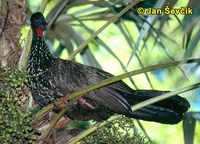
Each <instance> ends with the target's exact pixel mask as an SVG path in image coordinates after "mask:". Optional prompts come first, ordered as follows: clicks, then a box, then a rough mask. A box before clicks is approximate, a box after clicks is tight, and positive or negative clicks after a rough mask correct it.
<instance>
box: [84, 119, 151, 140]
mask: <svg viewBox="0 0 200 144" xmlns="http://www.w3.org/2000/svg"><path fill="white" fill-rule="evenodd" d="M134 127H135V126H134V124H133V121H132V119H130V118H127V117H124V116H121V117H119V118H118V119H116V120H114V121H112V122H111V123H107V124H106V125H105V126H103V127H100V128H98V129H97V130H96V131H95V132H94V133H92V134H91V135H89V136H87V137H85V138H84V139H83V140H81V141H80V144H99V143H102V144H104V143H106V144H114V143H115V144H147V143H148V140H147V138H145V136H143V135H142V134H139V133H138V132H137V131H136V129H135V128H134Z"/></svg>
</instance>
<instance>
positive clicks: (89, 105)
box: [78, 98, 96, 109]
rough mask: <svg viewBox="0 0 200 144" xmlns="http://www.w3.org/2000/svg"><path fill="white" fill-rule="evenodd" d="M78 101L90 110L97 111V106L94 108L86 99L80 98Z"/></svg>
mask: <svg viewBox="0 0 200 144" xmlns="http://www.w3.org/2000/svg"><path fill="white" fill-rule="evenodd" d="M78 101H79V102H80V104H82V105H86V106H87V107H89V108H91V109H96V107H95V106H93V105H91V104H90V103H88V102H87V101H86V99H84V98H79V99H78Z"/></svg>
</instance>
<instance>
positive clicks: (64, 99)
mask: <svg viewBox="0 0 200 144" xmlns="http://www.w3.org/2000/svg"><path fill="white" fill-rule="evenodd" d="M61 99H62V100H63V101H64V102H65V104H68V99H69V94H68V93H67V94H64V95H63V96H61Z"/></svg>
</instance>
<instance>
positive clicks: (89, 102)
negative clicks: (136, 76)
mask: <svg viewBox="0 0 200 144" xmlns="http://www.w3.org/2000/svg"><path fill="white" fill-rule="evenodd" d="M30 21H31V28H32V31H33V39H32V46H31V51H30V54H29V58H28V67H27V71H28V74H29V75H30V78H29V84H30V85H31V93H32V96H33V99H34V100H35V102H36V103H38V104H39V105H41V106H47V105H48V104H50V103H52V101H56V100H59V99H61V97H62V96H64V95H67V94H69V93H72V92H74V91H77V90H80V89H83V88H86V87H87V86H89V85H92V84H95V83H97V82H99V81H101V80H104V79H107V78H109V77H112V76H113V75H112V74H110V73H108V72H105V71H103V70H101V69H97V68H94V67H90V66H85V65H82V64H79V63H76V62H72V61H68V60H62V59H59V58H54V57H53V56H52V55H51V53H50V52H49V50H48V48H47V45H46V43H45V41H44V39H43V31H44V30H45V26H46V24H47V23H46V21H45V18H44V16H43V15H42V14H41V13H40V12H37V13H34V14H33V15H32V16H31V19H30ZM166 92H167V91H157V90H133V89H132V88H130V87H129V86H128V85H127V84H126V83H124V82H123V81H118V82H115V83H113V84H110V85H108V86H105V87H102V88H99V89H96V90H94V91H92V92H90V93H88V94H86V95H84V96H83V97H82V98H80V99H79V100H78V101H77V102H76V103H74V105H73V106H72V107H70V109H69V110H68V111H67V112H66V116H67V117H69V118H71V119H76V120H90V119H93V120H96V121H102V120H105V119H107V118H109V117H110V116H111V115H112V114H114V113H118V114H123V115H126V116H128V117H132V118H136V119H142V120H146V121H154V122H159V123H164V124H176V123H178V122H180V121H181V120H182V118H183V116H184V113H185V112H186V111H187V110H188V108H189V107H190V104H189V103H188V101H187V100H186V99H185V98H182V97H180V96H174V97H172V98H168V99H166V100H163V101H160V102H157V103H155V104H152V105H149V106H147V107H145V108H142V109H140V110H138V111H134V112H132V110H131V106H133V105H135V104H137V103H139V102H142V101H144V100H147V99H149V98H152V97H154V96H158V95H160V94H163V93H166Z"/></svg>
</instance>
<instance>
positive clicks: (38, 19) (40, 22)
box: [31, 12, 47, 37]
mask: <svg viewBox="0 0 200 144" xmlns="http://www.w3.org/2000/svg"><path fill="white" fill-rule="evenodd" d="M46 25H47V23H46V21H45V18H44V16H43V15H42V13H41V12H36V13H34V14H33V15H32V16H31V27H32V30H33V32H35V33H36V34H37V35H38V36H39V37H42V33H43V31H44V30H45V28H46Z"/></svg>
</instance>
